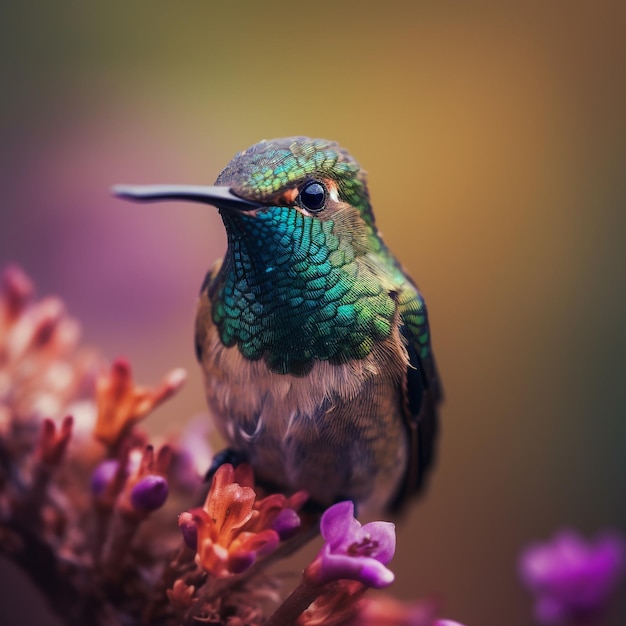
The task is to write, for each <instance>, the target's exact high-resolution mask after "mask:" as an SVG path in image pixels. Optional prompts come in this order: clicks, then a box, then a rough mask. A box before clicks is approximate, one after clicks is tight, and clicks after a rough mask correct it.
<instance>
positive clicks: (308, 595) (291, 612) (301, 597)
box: [265, 578, 324, 626]
mask: <svg viewBox="0 0 626 626" xmlns="http://www.w3.org/2000/svg"><path fill="white" fill-rule="evenodd" d="M323 592H324V585H313V584H311V583H310V582H308V581H307V580H306V579H304V578H303V579H302V581H301V582H300V584H299V585H298V586H297V587H296V588H295V589H294V590H293V591H292V592H291V593H290V594H289V596H287V598H286V600H285V601H284V602H283V603H282V604H281V605H280V606H279V607H278V608H277V609H276V611H274V613H273V614H272V615H270V617H269V619H268V620H267V622H265V626H290V625H291V624H295V623H296V620H297V619H298V617H300V615H302V612H303V611H305V610H306V609H307V608H308V607H309V606H310V605H311V603H312V602H314V601H315V600H316V599H317V598H319V596H320V595H321V594H322V593H323Z"/></svg>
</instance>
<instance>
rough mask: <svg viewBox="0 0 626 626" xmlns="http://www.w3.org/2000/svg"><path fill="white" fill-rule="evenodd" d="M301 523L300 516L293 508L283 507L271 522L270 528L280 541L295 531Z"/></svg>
mask: <svg viewBox="0 0 626 626" xmlns="http://www.w3.org/2000/svg"><path fill="white" fill-rule="evenodd" d="M301 523H302V522H301V520H300V516H299V515H298V514H297V513H296V512H295V511H294V510H293V509H283V510H282V511H281V512H280V513H279V514H278V515H277V516H276V518H275V519H274V521H273V522H272V528H273V529H274V530H275V531H276V532H277V533H278V536H279V537H280V539H281V541H282V540H284V539H288V538H289V537H292V536H293V535H294V534H295V533H297V532H298V530H299V529H300V525H301Z"/></svg>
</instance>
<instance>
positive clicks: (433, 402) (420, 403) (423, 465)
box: [390, 290, 443, 511]
mask: <svg viewBox="0 0 626 626" xmlns="http://www.w3.org/2000/svg"><path fill="white" fill-rule="evenodd" d="M410 295H411V298H410V300H409V301H408V302H405V303H404V304H403V303H402V302H399V310H400V333H401V335H402V337H403V339H404V341H405V347H406V350H407V354H408V357H409V366H408V368H407V372H406V377H405V379H404V385H403V389H402V400H403V413H404V418H405V424H406V428H407V433H408V436H409V459H408V463H407V471H406V474H405V477H404V480H403V483H402V485H401V486H400V489H399V490H398V493H397V495H396V497H395V498H394V500H393V501H392V503H391V506H390V509H391V510H392V511H398V510H399V509H401V508H402V506H403V505H404V504H405V502H406V500H407V498H408V497H409V496H411V495H413V494H416V493H418V492H419V491H421V489H422V488H423V486H424V482H425V479H426V477H427V475H428V473H429V471H430V470H431V469H432V467H433V464H434V461H435V456H436V444H437V435H438V431H439V416H438V405H439V404H440V403H441V401H442V396H443V394H442V391H441V385H440V383H439V377H438V375H437V367H436V365H435V359H434V356H433V352H432V349H431V346H430V336H429V328H428V317H427V313H426V306H425V304H424V300H423V298H422V296H421V294H420V293H419V292H418V291H417V290H416V291H415V292H412V293H411V294H410Z"/></svg>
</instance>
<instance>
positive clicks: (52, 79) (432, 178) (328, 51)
mask: <svg viewBox="0 0 626 626" xmlns="http://www.w3.org/2000/svg"><path fill="white" fill-rule="evenodd" d="M624 7H625V5H624V4H623V3H619V2H615V3H608V2H573V3H557V2H555V3H544V2H539V3H516V5H515V6H514V5H513V3H494V4H493V5H489V4H484V3H452V2H437V3H434V2H396V1H394V0H386V1H385V2H383V3H373V2H371V3H367V2H348V1H346V2H340V3H339V2H332V3H326V2H322V1H318V2H316V3H301V4H300V3H295V2H272V1H265V2H256V1H250V2H230V3H227V2H220V3H217V2H211V1H205V2H177V3H173V2H159V1H156V0H153V1H151V2H143V1H137V2H120V1H117V0H110V1H108V2H78V1H76V2H68V1H66V0H57V1H56V2H44V1H39V2H28V1H23V2H19V3H18V2H15V3H6V2H5V3H3V4H2V8H1V9H0V68H1V73H2V74H1V81H2V82H1V98H0V132H1V136H2V140H1V145H0V190H1V194H2V199H1V208H0V263H5V262H8V261H16V262H18V263H20V264H21V265H22V266H23V267H24V269H25V270H26V271H27V272H28V273H29V274H30V275H31V276H33V278H34V279H35V281H36V283H37V285H38V288H39V293H40V294H41V295H45V294H51V293H55V294H59V295H61V296H62V297H63V298H64V300H65V302H66V304H67V306H68V308H69V310H70V312H71V313H73V314H74V315H75V316H76V317H78V318H79V319H80V321H81V322H82V325H83V332H84V337H85V341H87V342H88V343H90V344H94V345H96V346H99V347H100V348H101V349H102V350H103V352H104V353H105V354H106V356H107V357H109V358H114V357H116V356H118V355H126V356H128V357H129V358H130V359H131V361H132V363H133V365H134V368H135V371H136V374H137V377H138V379H139V380H140V381H141V382H144V383H146V384H148V383H154V382H156V381H157V380H158V379H159V378H160V377H161V375H162V374H164V373H165V372H166V371H167V370H169V369H170V368H172V367H174V366H179V365H180V366H184V367H186V368H187V369H188V370H189V373H190V381H189V383H188V385H187V386H186V387H185V389H184V391H183V392H182V393H181V394H180V395H179V396H178V397H177V398H176V399H175V400H173V401H170V402H169V403H167V404H166V405H165V406H164V407H163V408H162V409H160V410H159V411H158V412H157V413H156V414H155V415H154V416H153V417H152V418H151V420H150V423H149V424H148V426H149V428H151V429H152V430H154V431H158V432H164V431H166V430H168V429H172V428H179V427H180V424H181V423H183V422H184V421H185V420H186V419H187V418H188V417H190V416H192V415H195V414H198V413H201V412H202V411H204V410H205V409H204V399H203V392H202V385H201V380H200V376H199V372H198V371H197V368H196V365H195V363H194V357H193V352H192V334H193V330H192V329H193V318H194V306H195V298H196V294H197V291H198V288H199V285H200V283H201V281H202V278H203V276H204V273H205V271H206V270H207V268H208V267H209V265H210V264H211V262H212V261H213V260H214V259H215V258H217V257H219V256H221V254H222V253H223V251H224V248H225V237H224V233H223V229H222V225H221V222H220V220H219V217H218V215H217V213H216V212H215V211H214V210H213V209H212V208H211V207H206V206H200V205H198V206H194V205H182V204H181V205H177V204H169V205H166V204H159V205H151V206H140V205H130V204H127V203H123V202H120V201H117V200H115V199H113V198H111V197H110V195H109V188H110V186H111V184H112V183H124V182H134V183H154V182H162V183H166V182H178V183H199V184H202V183H212V182H213V180H214V179H215V177H216V175H217V174H218V173H219V171H220V170H221V168H222V167H223V166H224V165H225V164H226V163H227V161H228V160H229V159H230V158H231V157H232V155H233V154H234V153H235V152H236V151H238V150H240V149H243V148H245V147H246V146H248V145H250V144H252V143H254V142H256V141H258V140H260V139H262V138H273V137H280V136H288V135H295V134H305V135H310V136H321V137H326V138H332V139H336V140H338V141H339V142H340V143H341V144H342V145H344V146H345V147H347V148H349V150H350V151H351V152H352V153H353V154H354V155H355V156H356V157H357V158H358V159H359V161H360V162H361V164H362V165H363V166H364V167H365V168H366V169H367V170H368V172H369V178H370V189H371V195H372V199H373V203H374V207H375V209H376V214H377V218H378V222H379V226H380V228H381V230H382V231H383V233H384V235H385V238H386V240H387V242H388V244H389V245H390V246H391V248H392V249H393V250H394V251H395V252H396V253H397V256H398V257H399V258H400V259H401V260H402V261H403V262H404V263H405V264H406V266H407V267H408V268H409V269H410V271H411V273H412V275H413V276H414V277H415V279H416V280H417V281H418V283H419V285H420V287H421V288H422V290H423V292H424V293H425V295H426V298H427V302H428V304H429V309H430V314H431V320H432V332H433V337H434V347H435V350H436V354H437V357H438V362H439V366H440V370H441V374H442V378H443V382H444V385H445V390H446V394H447V400H446V404H445V407H444V409H443V414H442V419H443V429H442V436H441V442H440V452H439V462H438V467H437V471H436V473H435V475H434V476H433V479H432V481H431V484H430V490H429V493H428V494H427V497H426V498H424V499H423V500H422V501H421V502H420V503H419V504H417V505H416V506H415V507H414V509H413V510H412V511H411V513H410V515H409V516H408V518H407V519H406V520H405V522H404V523H403V524H402V525H401V527H400V529H399V551H398V554H397V556H396V558H395V560H394V562H393V567H394V569H395V570H396V572H397V574H398V576H397V583H396V584H395V586H394V587H393V588H392V589H393V590H394V591H395V593H396V594H397V595H398V596H400V597H402V598H411V597H413V598H414V597H420V596H424V595H427V594H430V593H435V594H437V595H438V596H439V597H440V598H442V600H443V601H444V603H445V611H444V613H445V614H446V615H447V616H450V617H453V618H455V619H458V620H459V621H462V622H463V623H465V624H468V625H472V626H502V625H503V624H506V625H507V626H525V625H529V624H531V623H532V619H531V611H530V599H529V598H528V596H527V595H526V593H525V592H524V591H523V590H522V589H521V587H520V585H519V583H518V580H517V573H516V559H517V555H518V553H519V551H520V549H521V548H522V547H523V546H524V545H525V544H526V543H527V542H529V541H531V540H535V539H546V538H548V537H550V536H551V535H552V534H553V533H554V532H555V531H556V530H557V529H559V528H561V527H563V526H572V527H575V528H578V529H580V530H581V531H582V532H583V533H585V534H586V535H592V534H594V533H596V532H597V531H599V530H601V529H603V528H608V527H611V528H618V529H622V530H625V529H626V498H625V497H624V493H625V489H624V488H625V486H626V471H625V467H624V464H625V453H626V420H625V417H626V377H625V372H626V363H625V354H626V323H625V322H626V289H625V288H624V282H625V279H624V275H625V269H626V208H625V201H626V175H625V174H626V170H625V165H626V116H625V113H624V112H625V111H626V83H625V74H624V67H625V62H626V36H625V32H624V31H625V25H626V9H625V8H624ZM7 578H8V577H7ZM10 578H11V580H8V579H7V580H5V581H3V584H2V585H0V604H1V605H2V609H0V617H1V616H2V615H4V617H2V618H1V620H0V621H2V623H4V624H27V623H28V624H30V623H34V621H39V620H40V619H41V618H40V617H39V613H38V611H39V608H38V607H37V606H36V604H37V603H36V602H34V601H30V599H29V601H28V602H25V601H24V598H20V597H19V596H16V592H15V591H14V590H13V589H14V587H13V580H14V575H13V574H11V576H10ZM624 595H625V594H621V597H620V598H618V600H617V603H616V605H615V607H614V609H615V610H614V613H613V615H612V616H611V618H610V619H608V620H607V622H606V623H607V624H610V625H611V626H618V625H622V626H623V624H624V623H626V600H625V598H624Z"/></svg>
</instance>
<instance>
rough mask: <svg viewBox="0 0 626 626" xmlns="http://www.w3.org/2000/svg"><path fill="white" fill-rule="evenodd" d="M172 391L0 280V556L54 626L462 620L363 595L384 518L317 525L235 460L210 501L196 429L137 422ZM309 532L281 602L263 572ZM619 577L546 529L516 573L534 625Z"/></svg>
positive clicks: (617, 550) (11, 278)
mask: <svg viewBox="0 0 626 626" xmlns="http://www.w3.org/2000/svg"><path fill="white" fill-rule="evenodd" d="M184 380H185V373H184V371H182V370H180V369H175V370H172V371H171V372H169V373H168V374H166V375H165V376H164V377H163V379H162V381H161V382H160V383H159V384H157V385H156V386H155V387H153V388H150V387H145V386H141V385H138V384H137V383H136V382H135V381H134V379H133V376H132V371H131V366H130V364H129V363H128V361H126V360H125V359H122V358H118V359H117V360H115V361H113V363H112V364H110V365H108V366H105V365H103V360H102V359H101V357H99V356H98V355H97V353H96V352H95V351H93V350H88V349H85V348H84V347H81V346H80V345H79V328H78V324H77V323H76V322H75V321H74V320H72V318H70V317H69V316H68V315H67V313H66V312H65V309H64V307H63V304H62V303H61V302H60V301H59V300H58V299H55V298H44V299H41V300H37V299H36V298H35V297H34V289H33V286H32V284H31V281H30V280H29V279H28V277H27V276H26V275H25V274H24V273H23V272H22V271H21V270H19V269H18V268H16V267H10V268H8V269H6V270H5V272H4V273H3V275H2V282H1V289H0V461H1V462H0V551H1V553H2V554H4V555H5V556H8V557H9V558H11V559H13V560H14V562H15V563H17V564H18V565H19V566H20V567H22V568H23V569H24V570H26V571H27V572H28V573H29V574H31V577H32V579H33V581H34V583H35V584H36V585H37V586H38V587H39V589H40V590H41V592H42V593H43V595H44V597H45V598H46V599H47V600H48V601H49V603H50V606H51V607H52V609H53V610H54V611H55V612H56V613H57V615H58V616H59V617H60V618H61V620H62V621H63V622H65V623H67V624H86V623H90V624H96V625H98V624H116V623H123V624H128V625H131V626H132V625H133V624H137V625H138V624H150V625H152V626H173V625H174V624H176V625H179V624H182V625H191V624H197V623H198V622H205V623H209V624H216V625H219V624H223V625H226V626H243V625H244V624H245V625H248V626H261V625H263V626H284V625H286V624H295V625H297V626H317V625H320V626H321V625H322V624H323V625H324V626H357V625H358V626H462V625H461V624H459V623H457V622H452V621H447V620H442V619H440V618H439V617H438V616H439V612H440V606H439V603H438V602H436V601H434V600H432V599H428V598H426V599H424V600H420V601H415V602H408V603H407V602H400V601H399V600H395V599H394V598H392V597H391V596H389V595H386V593H379V594H378V595H374V596H371V595H369V594H367V593H366V592H367V591H368V590H369V589H371V588H375V589H383V588H386V587H388V586H389V585H391V584H392V583H393V581H394V578H395V576H394V574H393V572H392V571H391V569H389V565H390V563H391V561H392V559H393V556H394V553H395V549H396V535H395V527H394V525H393V524H392V523H390V522H384V521H375V522H370V523H368V524H365V525H361V523H360V522H359V521H358V520H357V519H356V518H355V516H354V505H353V503H352V502H348V501H346V502H339V503H336V504H334V505H333V506H331V507H329V508H328V509H326V510H325V511H323V512H321V513H320V512H319V507H316V506H307V505H308V503H307V498H308V496H307V494H306V493H305V492H303V491H300V492H296V493H291V494H282V493H272V492H268V491H266V490H265V489H263V488H262V487H261V486H260V485H257V484H255V477H254V473H253V470H252V468H251V467H250V466H249V465H247V464H245V463H242V464H240V465H238V466H237V467H234V466H233V465H230V464H228V463H225V464H222V465H221V466H219V467H217V469H216V470H215V471H214V473H213V475H212V482H211V486H210V488H209V489H208V491H207V490H206V488H205V487H204V485H203V483H202V479H201V476H200V473H201V472H204V471H205V469H206V467H208V466H209V463H210V459H209V458H208V456H209V452H208V448H207V446H206V443H205V442H204V435H205V434H206V433H205V431H206V424H207V418H206V417H202V418H201V419H199V420H195V421H194V422H193V423H192V424H191V426H190V429H191V430H192V431H193V432H188V433H186V434H185V433H179V434H177V435H175V436H174V437H172V438H170V439H167V440H165V441H164V442H161V443H160V444H159V445H154V443H151V441H150V438H149V437H148V435H147V434H146V432H144V431H143V430H142V429H141V427H140V423H141V420H143V419H144V418H145V417H146V416H147V415H148V414H149V413H150V412H151V411H152V410H153V409H154V408H155V407H156V406H158V405H160V404H161V403H163V402H164V401H166V400H167V399H168V398H169V397H171V396H172V395H173V394H175V393H177V392H178V391H179V389H180V388H181V386H182V384H183V382H184ZM172 421H175V420H172ZM199 433H200V434H199ZM216 465H219V464H216ZM181 503H182V504H181ZM199 503H202V504H201V505H200V506H198V504H199ZM184 509H187V510H184ZM181 511H182V512H181ZM177 519H178V525H177V524H176V520H177ZM319 532H321V535H322V539H323V544H322V547H321V548H320V550H319V552H318V553H317V556H316V557H315V558H314V559H313V561H312V562H311V563H310V564H309V565H308V566H307V567H306V568H304V571H303V573H302V577H301V579H300V582H299V583H298V584H296V585H295V587H294V588H293V589H292V590H291V592H289V591H288V590H286V589H285V588H284V582H283V581H282V579H280V578H279V577H277V576H276V575H272V574H271V571H272V565H273V564H274V563H276V562H277V561H278V560H279V559H282V558H284V557H286V556H289V555H291V554H293V553H294V552H296V551H297V550H299V549H300V548H301V547H302V546H303V545H304V544H305V543H306V542H307V541H309V540H310V539H312V538H314V537H315V536H316V535H317V534H318V533H319ZM623 568H624V544H623V542H622V540H621V539H619V538H616V537H604V538H600V539H599V540H598V541H597V542H596V544H595V545H588V544H585V543H584V542H583V541H582V540H581V539H579V538H578V537H576V536H575V535H572V534H564V535H560V536H559V537H557V539H556V540H555V542H554V543H552V544H547V545H539V546H533V547H531V548H529V549H528V551H527V552H526V553H525V554H524V556H523V558H522V561H521V572H522V578H523V580H524V582H525V583H526V585H527V586H528V587H529V588H530V589H531V590H532V591H533V592H534V593H535V594H536V596H537V604H536V616H537V619H538V620H539V621H540V622H542V623H545V624H556V623H566V622H567V621H568V620H574V619H578V618H580V617H585V618H587V617H590V616H594V615H597V614H599V613H601V612H602V611H603V610H604V609H605V607H606V605H607V603H608V601H609V599H610V597H611V595H612V594H613V593H614V591H615V588H616V586H617V584H618V582H619V578H620V576H621V574H622V571H623Z"/></svg>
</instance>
